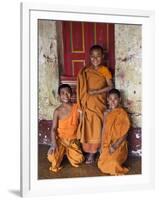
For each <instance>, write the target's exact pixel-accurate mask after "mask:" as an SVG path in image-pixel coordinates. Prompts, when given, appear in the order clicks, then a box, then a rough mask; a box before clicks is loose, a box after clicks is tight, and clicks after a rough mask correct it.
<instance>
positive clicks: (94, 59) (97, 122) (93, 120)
mask: <svg viewBox="0 0 159 200" xmlns="http://www.w3.org/2000/svg"><path fill="white" fill-rule="evenodd" d="M89 54H90V64H89V65H88V66H86V67H83V68H82V69H81V71H80V72H79V74H78V77H77V103H78V107H79V109H80V110H81V115H82V117H81V120H80V124H79V128H78V133H77V136H78V139H80V142H81V143H82V148H83V151H84V152H86V153H87V156H86V164H92V163H93V162H94V161H95V154H96V152H97V151H98V149H99V148H100V145H101V130H102V122H103V113H104V111H105V110H106V102H105V101H106V95H107V92H108V91H109V90H110V89H111V88H112V87H113V83H112V75H111V73H110V71H109V70H108V68H107V67H106V66H104V65H103V64H102V62H103V57H104V51H103V48H102V47H101V46H99V45H94V46H92V47H91V48H90V52H89Z"/></svg>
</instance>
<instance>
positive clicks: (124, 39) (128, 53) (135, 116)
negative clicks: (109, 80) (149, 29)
mask: <svg viewBox="0 0 159 200" xmlns="http://www.w3.org/2000/svg"><path fill="white" fill-rule="evenodd" d="M141 50H142V48H141V26H140V25H122V24H116V25H115V56H116V66H115V86H116V88H118V89H119V90H120V91H121V92H122V100H123V102H122V103H123V106H124V107H125V108H126V109H127V111H128V112H129V114H130V117H131V120H132V126H133V127H141V103H142V102H141V62H142V57H141Z"/></svg>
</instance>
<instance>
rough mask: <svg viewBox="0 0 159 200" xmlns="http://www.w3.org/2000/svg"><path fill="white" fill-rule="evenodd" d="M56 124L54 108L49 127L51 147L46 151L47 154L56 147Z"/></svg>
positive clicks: (56, 118) (56, 114) (56, 116)
mask: <svg viewBox="0 0 159 200" xmlns="http://www.w3.org/2000/svg"><path fill="white" fill-rule="evenodd" d="M57 124H58V111H57V110H55V111H54V115H53V121H52V127H51V147H50V149H49V151H48V153H49V154H51V153H52V152H53V151H55V149H56V148H57V143H56V135H57Z"/></svg>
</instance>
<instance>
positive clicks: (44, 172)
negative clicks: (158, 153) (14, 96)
mask: <svg viewBox="0 0 159 200" xmlns="http://www.w3.org/2000/svg"><path fill="white" fill-rule="evenodd" d="M48 148H49V147H48V146H47V145H39V155H38V156H39V163H38V166H39V169H38V178H39V179H53V178H72V177H93V176H106V175H105V174H103V173H102V172H100V171H99V169H98V168H97V165H96V163H95V164H93V165H86V164H84V163H83V164H81V165H80V167H79V168H74V167H72V166H71V165H70V164H69V162H68V160H67V158H65V159H64V160H63V162H62V166H63V169H61V170H60V171H59V172H58V173H53V172H51V171H49V166H50V164H51V163H49V161H48V160H47V151H48ZM125 166H127V167H128V168H129V169H130V170H129V173H128V174H129V175H130V174H141V157H128V160H127V161H126V163H125Z"/></svg>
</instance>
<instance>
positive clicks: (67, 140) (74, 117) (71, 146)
mask: <svg viewBox="0 0 159 200" xmlns="http://www.w3.org/2000/svg"><path fill="white" fill-rule="evenodd" d="M77 108H78V107H77V104H74V105H73V106H72V110H71V112H70V114H69V115H68V116H67V117H65V118H64V119H61V120H59V121H58V129H57V133H58V135H57V146H58V147H57V149H56V150H55V151H54V152H53V153H52V154H48V160H49V161H50V162H51V163H52V166H51V167H50V168H49V169H50V170H51V171H53V172H58V171H59V170H60V169H61V166H60V164H61V162H62V160H63V157H64V155H65V154H66V156H67V158H68V160H69V162H70V163H71V165H72V166H74V167H78V166H79V164H80V163H82V161H83V160H84V156H83V154H82V151H81V149H80V146H79V142H78V141H77V126H78V112H77Z"/></svg>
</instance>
